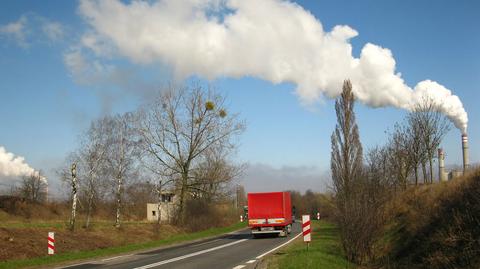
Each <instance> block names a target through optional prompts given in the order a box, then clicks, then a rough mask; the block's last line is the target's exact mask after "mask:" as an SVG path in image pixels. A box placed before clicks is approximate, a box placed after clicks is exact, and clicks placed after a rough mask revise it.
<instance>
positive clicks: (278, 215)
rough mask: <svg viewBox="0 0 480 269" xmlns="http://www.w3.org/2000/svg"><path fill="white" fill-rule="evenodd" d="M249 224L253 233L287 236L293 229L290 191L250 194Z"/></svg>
mask: <svg viewBox="0 0 480 269" xmlns="http://www.w3.org/2000/svg"><path fill="white" fill-rule="evenodd" d="M248 226H249V227H250V229H251V230H252V234H253V235H254V236H255V235H257V234H266V233H277V234H279V235H281V236H286V235H287V234H288V233H290V232H291V229H292V203H291V200H290V192H263V193H249V194H248Z"/></svg>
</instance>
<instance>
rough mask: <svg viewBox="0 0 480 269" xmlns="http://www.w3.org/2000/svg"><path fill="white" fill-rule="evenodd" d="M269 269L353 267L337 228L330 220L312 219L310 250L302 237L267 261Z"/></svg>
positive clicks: (351, 268) (335, 268)
mask: <svg viewBox="0 0 480 269" xmlns="http://www.w3.org/2000/svg"><path fill="white" fill-rule="evenodd" d="M266 263H267V265H268V268H269V269H274V268H278V269H286V268H302V269H311V268H316V269H345V268H349V269H353V268H355V266H354V265H353V264H351V263H349V262H347V260H346V259H345V257H344V255H343V252H342V248H341V245H340V239H339V234H338V230H337V228H336V227H335V226H334V225H333V224H332V223H329V222H325V221H312V242H311V243H310V245H309V247H308V250H307V245H306V243H304V242H303V239H302V237H301V236H300V238H299V239H298V240H296V241H295V242H294V243H292V244H291V245H290V246H288V247H287V248H285V249H283V250H281V251H279V252H277V253H276V254H274V255H272V256H271V257H269V258H268V259H267V261H266Z"/></svg>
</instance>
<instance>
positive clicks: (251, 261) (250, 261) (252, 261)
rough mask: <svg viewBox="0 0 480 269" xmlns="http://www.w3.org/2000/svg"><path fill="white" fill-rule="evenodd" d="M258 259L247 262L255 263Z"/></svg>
mask: <svg viewBox="0 0 480 269" xmlns="http://www.w3.org/2000/svg"><path fill="white" fill-rule="evenodd" d="M256 261H257V260H249V261H248V262H247V263H254V262H256Z"/></svg>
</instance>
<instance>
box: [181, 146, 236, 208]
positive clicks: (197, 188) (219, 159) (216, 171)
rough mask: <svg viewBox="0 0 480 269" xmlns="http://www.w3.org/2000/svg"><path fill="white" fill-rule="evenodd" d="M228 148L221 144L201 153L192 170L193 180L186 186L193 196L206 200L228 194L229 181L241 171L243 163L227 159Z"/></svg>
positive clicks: (210, 200) (209, 200)
mask: <svg viewBox="0 0 480 269" xmlns="http://www.w3.org/2000/svg"><path fill="white" fill-rule="evenodd" d="M229 154H230V149H229V148H228V147H225V146H223V145H221V146H218V145H217V146H212V147H211V148H209V149H207V150H206V151H205V153H204V154H202V157H201V160H200V161H199V163H198V168H197V169H195V170H194V171H193V175H194V177H195V179H196V180H195V181H193V182H192V183H191V184H190V185H189V186H188V187H189V189H190V190H192V191H193V193H194V194H195V196H199V197H202V198H203V199H205V200H206V201H208V202H212V201H213V200H215V199H216V198H225V197H221V196H222V195H223V196H225V195H227V194H228V187H229V183H230V182H232V181H233V180H234V179H235V178H237V177H238V176H239V175H241V173H242V172H243V169H244V166H243V165H236V164H234V163H233V162H231V161H229V159H228V155H229Z"/></svg>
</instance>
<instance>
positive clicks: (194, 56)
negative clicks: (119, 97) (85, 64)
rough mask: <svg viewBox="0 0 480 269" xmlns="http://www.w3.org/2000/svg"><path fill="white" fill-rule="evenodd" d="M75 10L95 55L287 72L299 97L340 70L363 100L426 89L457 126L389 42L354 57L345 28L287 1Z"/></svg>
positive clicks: (315, 92) (415, 97) (447, 101)
mask: <svg viewBox="0 0 480 269" xmlns="http://www.w3.org/2000/svg"><path fill="white" fill-rule="evenodd" d="M79 11H80V14H81V15H82V16H83V18H84V19H85V20H86V22H87V23H88V24H89V25H90V29H89V30H88V31H87V32H86V33H85V34H84V36H83V38H82V45H83V46H84V47H85V48H88V49H90V51H91V52H93V53H95V54H96V55H97V56H98V57H105V58H110V57H112V55H118V56H122V57H126V58H127V59H129V60H130V61H132V62H134V63H136V64H155V63H161V64H167V65H170V66H172V68H173V70H174V72H175V74H176V76H177V77H178V78H180V79H181V78H185V77H188V76H189V75H193V74H195V75H199V76H202V77H205V78H208V79H215V78H218V77H234V78H240V77H245V76H253V77H257V78H261V79H265V80H268V81H271V82H273V83H282V82H293V83H295V84H296V85H297V89H296V92H297V94H298V96H299V98H300V100H301V101H302V102H305V103H311V102H315V101H316V100H318V99H319V98H321V97H322V96H327V97H330V98H334V97H337V96H338V95H339V94H340V92H341V88H342V83H343V81H344V79H346V78H349V79H351V81H352V83H353V86H354V93H355V94H356V96H357V98H358V99H359V100H360V101H361V102H363V103H364V104H366V105H369V106H372V107H384V106H394V107H398V108H402V109H407V110H409V109H412V108H413V107H414V106H415V105H416V104H418V103H419V102H421V101H423V100H424V99H425V97H427V98H430V99H432V101H434V102H435V103H436V104H437V105H439V106H440V108H439V110H440V111H441V112H443V113H445V115H446V116H447V117H448V118H449V119H450V120H451V121H452V122H453V123H454V124H455V126H456V127H457V128H459V129H460V130H461V131H462V132H466V129H467V122H468V118H467V113H466V112H465V110H464V108H463V105H462V103H461V101H460V99H459V98H458V97H457V96H456V95H453V94H452V92H451V91H450V90H449V89H447V88H445V87H444V86H442V85H440V84H438V83H436V82H434V81H430V80H424V81H421V82H419V83H418V84H417V85H416V86H415V87H414V88H413V89H412V88H411V87H409V86H408V85H406V84H405V82H404V81H403V79H402V77H401V74H400V73H397V72H396V70H395V65H396V62H395V59H394V58H393V56H392V53H391V51H390V50H389V49H386V48H382V47H380V46H378V45H374V44H370V43H368V44H366V45H365V46H364V47H363V49H362V51H361V54H360V57H359V58H355V57H354V56H353V55H352V45H351V44H350V39H351V38H353V37H355V36H357V35H358V33H357V32H356V31H355V30H354V29H352V28H351V27H349V26H346V25H337V26H335V27H334V28H333V29H332V30H331V31H325V30H324V29H323V26H322V24H321V22H320V21H319V20H317V19H316V18H315V17H314V16H313V15H312V14H311V13H309V12H308V11H306V10H305V9H303V8H302V7H301V6H299V5H297V4H295V3H291V2H285V1H280V0H262V1H258V0H210V1H208V0H204V1H202V0H185V1H158V2H152V1H148V2H143V1H133V2H131V3H129V4H124V3H122V2H121V1H119V0H105V1H102V0H83V1H81V3H80V7H79Z"/></svg>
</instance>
